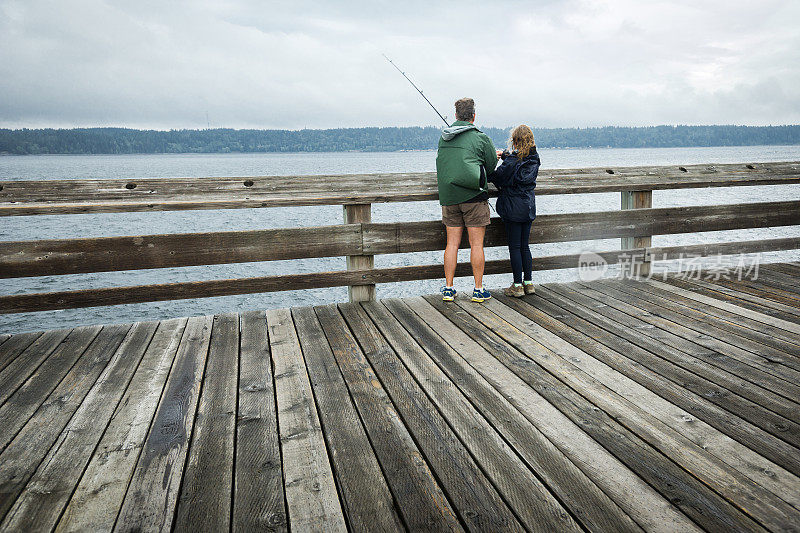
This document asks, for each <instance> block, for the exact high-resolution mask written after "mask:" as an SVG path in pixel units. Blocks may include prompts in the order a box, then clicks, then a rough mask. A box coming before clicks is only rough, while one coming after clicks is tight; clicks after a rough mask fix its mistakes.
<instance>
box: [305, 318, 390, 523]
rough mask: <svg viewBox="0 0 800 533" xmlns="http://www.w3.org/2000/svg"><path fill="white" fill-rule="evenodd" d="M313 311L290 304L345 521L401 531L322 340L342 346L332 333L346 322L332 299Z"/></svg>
mask: <svg viewBox="0 0 800 533" xmlns="http://www.w3.org/2000/svg"><path fill="white" fill-rule="evenodd" d="M317 314H318V315H319V319H318V318H317ZM317 314H315V313H314V309H312V308H309V307H305V308H299V309H294V310H292V316H293V317H294V320H295V325H296V327H297V335H298V337H299V338H300V343H301V346H302V348H303V355H304V356H305V360H306V367H307V368H308V376H309V378H310V379H311V384H312V386H313V387H314V398H315V399H316V402H317V409H318V410H319V413H320V420H321V422H322V428H323V431H324V434H325V441H326V442H327V443H328V449H329V450H330V456H331V460H332V462H333V468H334V471H335V473H336V480H337V486H338V487H339V493H340V494H341V500H342V506H343V510H344V512H345V516H346V517H347V525H348V527H349V528H350V529H351V530H353V531H371V530H379V531H401V530H403V529H404V528H403V522H402V521H401V519H400V516H399V515H398V514H397V512H396V509H395V507H396V506H395V502H394V499H393V497H392V493H391V492H390V490H389V486H388V485H387V483H386V479H385V478H384V476H383V473H382V472H381V467H380V464H379V462H378V459H377V457H376V456H375V452H374V451H373V449H372V446H371V445H370V442H369V439H368V438H367V434H366V432H365V431H364V427H363V426H362V424H361V421H360V420H359V418H358V413H357V412H356V409H355V407H354V405H353V402H352V400H351V399H350V395H349V394H348V390H347V386H346V385H345V382H344V379H343V378H342V375H341V372H340V371H339V368H338V366H337V364H336V359H335V358H334V355H333V352H332V348H331V346H330V345H329V344H328V341H327V340H326V337H328V338H332V339H333V341H332V342H331V344H332V345H333V346H335V347H337V349H341V348H339V347H340V346H341V345H342V344H341V342H337V340H336V339H337V337H338V336H340V335H343V334H344V331H346V330H347V326H346V325H345V322H344V319H343V318H342V317H341V316H340V315H339V312H338V311H337V310H336V306H335V305H332V306H329V307H326V308H322V309H320V308H318V309H317ZM321 323H323V324H325V325H326V326H327V327H326V328H325V329H324V332H323V326H322V325H321Z"/></svg>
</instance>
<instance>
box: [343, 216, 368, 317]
mask: <svg viewBox="0 0 800 533" xmlns="http://www.w3.org/2000/svg"><path fill="white" fill-rule="evenodd" d="M342 211H343V212H344V223H345V224H356V223H357V224H362V225H363V224H364V223H369V222H372V205H370V204H356V205H346V206H344V207H343V208H342ZM359 236H360V237H361V244H362V246H361V248H362V252H363V242H364V237H363V231H362V233H361V234H360V235H359ZM372 268H375V256H374V255H348V256H347V270H370V269H372ZM347 296H348V300H350V301H351V302H369V301H371V300H374V299H375V285H374V284H373V285H351V286H349V287H347Z"/></svg>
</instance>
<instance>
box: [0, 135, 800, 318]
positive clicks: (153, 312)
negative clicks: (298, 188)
mask: <svg viewBox="0 0 800 533" xmlns="http://www.w3.org/2000/svg"><path fill="white" fill-rule="evenodd" d="M541 157H542V162H543V166H544V167H545V168H576V167H594V166H614V167H620V166H635V165H673V164H674V165H679V164H680V165H689V164H696V163H736V162H764V161H798V160H800V146H748V147H726V148H665V149H588V150H545V149H543V150H541ZM434 167H435V153H434V152H389V153H303V154H199V155H183V154H181V155H107V156H106V155H104V156H52V155H50V156H24V157H14V156H8V157H0V180H10V179H13V180H36V179H80V178H143V177H177V176H279V175H300V176H302V175H313V174H356V173H372V172H425V171H433V170H434ZM298 179H302V178H298ZM796 199H800V185H790V186H764V187H733V188H716V189H696V190H694V189H688V190H678V191H655V192H654V194H653V205H654V206H655V207H673V206H684V205H712V204H727V203H742V202H765V201H775V200H796ZM493 202H494V201H492V203H493ZM619 202H620V200H619V194H618V193H608V194H575V195H560V196H542V197H540V198H539V200H538V202H537V209H538V212H539V213H540V214H552V213H568V212H585V211H604V210H615V209H619ZM439 217H440V210H439V206H438V204H437V203H436V202H413V203H402V204H376V205H374V206H373V220H374V221H376V222H389V221H415V220H438V219H439ZM341 220H342V209H341V207H338V206H329V207H328V206H326V207H313V208H308V207H296V208H275V209H252V210H244V209H242V210H227V211H226V210H218V211H182V212H181V211H178V212H161V213H124V214H91V215H65V216H36V217H4V218H2V219H0V240H2V241H27V240H36V239H67V238H77V237H103V236H118V235H140V234H152V233H185V232H203V231H232V230H246V229H264V228H280V227H297V226H319V225H329V224H338V223H341ZM788 236H800V226H792V227H788V228H776V229H755V230H739V231H727V232H708V233H700V234H689V235H676V236H656V237H654V238H653V245H654V246H672V245H678V244H694V243H702V242H719V241H724V240H748V239H759V238H765V239H766V238H776V237H788ZM618 247H619V240H618V239H611V240H604V241H585V242H573V243H556V244H543V245H536V246H534V247H532V248H533V253H534V256H537V255H556V254H568V253H580V252H581V251H583V250H613V249H615V248H618ZM486 255H487V259H490V260H491V259H501V258H503V257H506V250H505V249H504V248H494V249H489V250H487V254H486ZM762 259H763V260H764V261H797V260H800V251H790V252H770V253H768V254H763V256H762ZM459 260H460V261H468V260H469V253H468V251H467V250H462V251H461V253H460V256H459ZM440 261H441V252H420V253H414V254H403V255H383V256H378V257H376V260H375V264H376V266H377V267H385V266H403V265H412V264H426V263H431V264H433V263H436V264H438V263H440ZM344 268H345V263H344V259H343V258H326V259H308V260H296V261H273V262H264V263H244V264H236V265H210V266H199V267H186V268H168V269H156V270H145V271H126V272H109V273H97V274H82V275H69V276H43V277H36V278H23V279H11V280H5V281H4V282H3V283H2V289H0V294H3V295H9V294H22V293H30V292H53V291H63V290H77V289H85V288H93V287H113V286H124V285H140V284H142V285H144V284H151V283H168V282H180V281H192V280H205V279H221V278H236V277H252V276H264V275H276V274H291V273H306V272H319V271H327V270H340V269H344ZM534 276H535V279H536V280H537V281H541V282H550V281H570V280H574V279H576V278H577V274H576V271H575V270H574V269H569V270H562V271H553V272H540V273H534ZM508 282H509V276H508V275H495V276H487V277H486V280H485V283H484V284H485V285H486V286H487V287H491V288H495V287H500V286H503V285H507V284H508ZM441 284H442V282H441V281H440V280H430V281H415V282H406V283H392V284H385V285H379V286H378V291H377V292H378V296H379V297H381V298H385V297H391V296H410V295H415V294H427V293H434V292H437V291H438V289H439V287H440V286H441ZM471 286H472V285H471V279H470V278H463V279H459V280H456V288H457V289H459V290H460V291H469V290H471ZM346 299H347V289H346V288H344V287H338V288H331V289H316V290H304V291H287V292H279V293H272V294H255V295H244V296H226V297H219V298H204V299H198V300H182V301H175V302H155V303H149V304H134V305H122V306H111V307H98V308H92V309H75V310H64V311H46V312H41V313H25V314H18V315H5V316H3V315H0V332H3V333H16V332H21V331H31V330H39V329H50V328H61V327H73V326H76V325H84V324H95V323H115V322H133V321H138V320H156V319H163V318H167V317H173V316H192V315H200V314H214V313H221V312H227V311H241V310H246V309H265V308H276V307H286V306H294V305H312V304H321V303H331V302H340V301H345V300H346Z"/></svg>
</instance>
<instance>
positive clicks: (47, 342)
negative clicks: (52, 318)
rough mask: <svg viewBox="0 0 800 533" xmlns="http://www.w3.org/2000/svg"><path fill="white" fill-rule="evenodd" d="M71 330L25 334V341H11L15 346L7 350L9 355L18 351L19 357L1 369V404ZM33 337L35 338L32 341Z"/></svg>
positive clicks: (12, 359)
mask: <svg viewBox="0 0 800 533" xmlns="http://www.w3.org/2000/svg"><path fill="white" fill-rule="evenodd" d="M69 332H70V330H68V329H67V330H54V331H46V332H45V333H44V334H37V335H35V336H32V337H26V336H24V335H23V339H21V340H22V341H23V342H20V343H17V342H15V340H14V339H12V340H11V341H9V342H10V343H13V346H9V348H10V350H9V351H8V352H6V353H7V354H8V355H14V352H17V353H18V357H13V358H11V360H10V362H9V363H8V365H6V366H5V368H3V369H2V370H0V405H3V403H5V401H6V400H7V399H8V398H9V397H10V396H11V395H12V394H14V392H16V390H17V389H18V388H19V387H21V386H22V384H23V383H25V381H26V380H27V379H28V377H29V376H30V375H31V374H32V373H33V372H34V371H36V369H37V368H38V367H39V365H40V364H42V362H43V361H45V360H46V359H47V358H48V357H49V356H50V354H51V353H53V352H54V351H55V350H56V349H57V348H58V346H59V345H60V344H61V343H62V342H63V341H64V339H66V338H67V335H69ZM31 338H33V339H34V341H33V342H30V340H31Z"/></svg>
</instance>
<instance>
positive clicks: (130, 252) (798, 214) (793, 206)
mask: <svg viewBox="0 0 800 533" xmlns="http://www.w3.org/2000/svg"><path fill="white" fill-rule="evenodd" d="M353 207H354V206H347V209H350V210H352V209H353ZM795 224H800V202H768V203H749V204H736V205H717V206H692V207H671V208H659V209H636V210H629V211H605V212H594V213H569V214H557V215H541V216H539V217H537V219H536V224H535V225H534V226H533V228H532V229H531V239H530V240H531V243H533V244H536V243H549V242H563V241H574V240H589V239H607V238H612V237H624V238H628V237H630V238H633V237H634V236H636V235H645V234H646V235H662V234H674V233H687V232H689V233H691V232H697V231H716V230H729V229H740V228H752V227H766V226H782V225H795ZM362 228H363V233H362ZM789 239H792V238H789ZM362 240H363V245H362ZM792 241H793V242H794V245H793V246H794V247H797V248H800V238H794V239H792ZM637 242H638V241H637ZM645 242H647V241H641V243H645ZM445 243H446V237H445V231H444V226H443V225H442V224H441V222H440V221H424V222H402V223H383V224H376V223H370V222H369V218H365V217H364V216H361V217H351V218H348V219H347V220H346V223H345V224H341V225H338V226H320V227H309V228H285V229H269V230H258V231H228V232H209V233H184V234H166V235H139V236H126V237H102V238H90V239H65V240H39V241H16V242H3V243H0V278H14V277H25V276H45V275H62V274H76V273H87V272H106V271H115V270H135V269H149V268H166V267H180V266H192V265H211V264H227V263H242V262H253V261H273V260H283V259H302V258H309V257H336V256H348V257H361V254H368V255H365V256H363V257H364V258H366V259H364V264H363V265H362V264H361V263H360V262H358V261H355V260H350V263H348V270H364V269H369V268H371V263H370V260H369V257H371V256H372V254H385V253H405V252H419V251H429V250H443V249H444V246H445ZM463 244H464V245H465V246H466V245H467V244H468V242H467V237H466V236H465V237H464V241H463ZM505 244H506V236H505V229H504V226H503V224H502V222H501V221H500V219H498V218H494V219H492V224H491V225H490V226H489V227H488V228H487V233H486V237H485V240H484V245H485V246H486V247H493V246H505ZM764 244H766V243H763V244H762V247H763V246H764ZM776 244H778V243H776ZM784 246H785V245H784ZM777 247H778V248H780V247H781V246H780V245H778V246H777ZM638 248H641V246H640V247H638ZM655 257H656V258H659V256H658V255H656V256H655ZM359 261H360V260H359Z"/></svg>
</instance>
